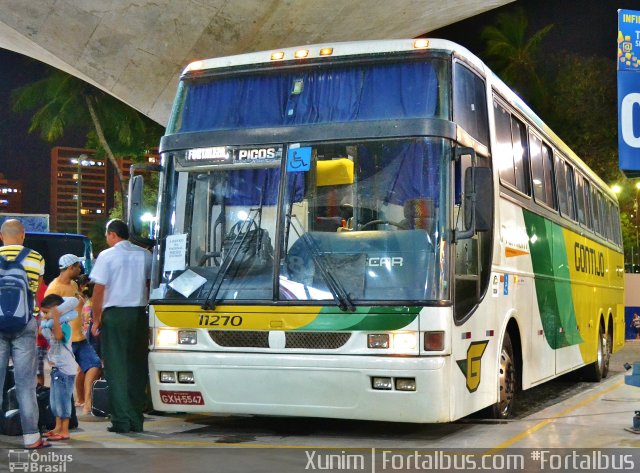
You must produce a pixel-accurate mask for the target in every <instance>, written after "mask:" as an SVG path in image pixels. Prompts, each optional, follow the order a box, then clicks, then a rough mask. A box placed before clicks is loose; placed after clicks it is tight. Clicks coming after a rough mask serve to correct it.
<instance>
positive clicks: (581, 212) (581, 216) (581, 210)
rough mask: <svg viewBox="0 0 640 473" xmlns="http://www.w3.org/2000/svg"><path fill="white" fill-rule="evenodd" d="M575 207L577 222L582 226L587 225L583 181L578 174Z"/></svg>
mask: <svg viewBox="0 0 640 473" xmlns="http://www.w3.org/2000/svg"><path fill="white" fill-rule="evenodd" d="M575 177H576V186H575V189H576V204H577V205H576V207H577V209H578V222H579V223H580V224H582V225H583V226H586V225H587V212H586V208H587V206H586V205H585V201H584V180H583V178H582V176H581V175H580V174H576V175H575Z"/></svg>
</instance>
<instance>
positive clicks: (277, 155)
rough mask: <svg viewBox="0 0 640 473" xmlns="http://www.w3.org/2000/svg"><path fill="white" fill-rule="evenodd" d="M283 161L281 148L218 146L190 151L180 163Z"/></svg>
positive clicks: (209, 163) (208, 163)
mask: <svg viewBox="0 0 640 473" xmlns="http://www.w3.org/2000/svg"><path fill="white" fill-rule="evenodd" d="M281 159H282V147H281V146H278V147H276V146H268V147H256V148H236V147H230V146H217V147H211V148H194V149H190V150H188V151H187V152H186V153H185V154H184V157H183V158H182V159H180V161H181V162H182V164H183V165H197V164H207V165H211V164H234V163H237V164H241V163H253V162H265V161H280V160H281Z"/></svg>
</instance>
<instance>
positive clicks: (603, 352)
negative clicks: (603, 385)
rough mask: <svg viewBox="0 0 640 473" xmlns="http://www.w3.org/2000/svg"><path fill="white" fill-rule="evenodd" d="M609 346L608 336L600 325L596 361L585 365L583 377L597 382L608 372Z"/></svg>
mask: <svg viewBox="0 0 640 473" xmlns="http://www.w3.org/2000/svg"><path fill="white" fill-rule="evenodd" d="M610 352H611V347H610V346H609V337H608V336H607V334H606V333H605V331H604V327H603V326H602V325H600V331H599V333H598V351H597V353H596V361H594V362H593V363H591V364H590V365H587V366H586V367H585V371H584V373H585V378H586V379H587V381H593V382H595V383H597V382H599V381H600V380H601V379H602V378H606V376H607V374H608V373H609V354H610Z"/></svg>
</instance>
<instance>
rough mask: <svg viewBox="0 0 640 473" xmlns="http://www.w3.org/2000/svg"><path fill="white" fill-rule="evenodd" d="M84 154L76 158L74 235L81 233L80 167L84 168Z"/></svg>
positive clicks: (85, 161) (85, 162) (85, 159)
mask: <svg viewBox="0 0 640 473" xmlns="http://www.w3.org/2000/svg"><path fill="white" fill-rule="evenodd" d="M88 157H89V156H87V155H86V154H81V155H80V156H78V179H77V180H76V233H78V234H80V233H82V232H81V227H82V225H81V223H82V222H81V221H80V219H81V217H80V216H81V215H82V166H86V165H87V164H88V162H87V158H88Z"/></svg>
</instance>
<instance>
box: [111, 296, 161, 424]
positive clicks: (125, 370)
mask: <svg viewBox="0 0 640 473" xmlns="http://www.w3.org/2000/svg"><path fill="white" fill-rule="evenodd" d="M148 334H149V321H148V318H147V316H146V314H145V310H144V307H108V308H107V309H105V310H104V313H103V315H102V327H101V337H100V338H101V341H100V342H101V347H102V356H103V359H104V369H105V377H106V379H107V384H108V385H109V404H110V408H111V423H112V424H113V427H114V428H115V429H117V430H119V431H125V432H126V431H129V430H131V431H134V432H142V422H143V415H142V413H143V411H144V407H145V402H146V394H145V389H146V386H147V381H148V376H149V366H148V364H147V355H148V353H149V347H148V345H149V335H148Z"/></svg>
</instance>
